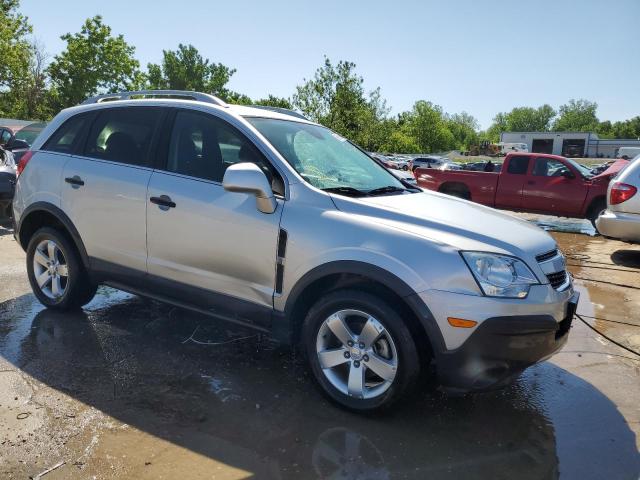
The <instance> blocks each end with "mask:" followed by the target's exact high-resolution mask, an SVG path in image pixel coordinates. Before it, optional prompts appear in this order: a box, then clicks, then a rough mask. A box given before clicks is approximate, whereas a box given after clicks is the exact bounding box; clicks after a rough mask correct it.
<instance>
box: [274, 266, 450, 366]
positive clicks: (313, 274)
mask: <svg viewBox="0 0 640 480" xmlns="http://www.w3.org/2000/svg"><path fill="white" fill-rule="evenodd" d="M341 288H357V289H362V290H365V291H369V292H374V293H377V294H380V295H381V296H384V297H385V298H386V299H387V300H388V301H390V303H391V304H392V305H393V306H396V305H397V306H398V307H399V308H400V309H401V312H400V313H401V315H402V316H403V318H405V319H406V321H407V326H408V327H409V329H410V331H411V333H412V335H414V336H416V344H417V346H418V348H419V350H421V351H422V353H428V354H429V355H435V356H437V355H438V354H439V353H440V352H442V351H444V350H445V348H446V347H445V346H444V345H445V343H444V339H443V337H442V333H441V332H440V328H439V327H438V325H437V323H436V321H435V318H434V317H433V314H432V313H431V311H430V310H429V308H428V306H427V305H426V304H425V303H424V302H423V301H422V299H421V298H420V297H419V296H418V295H417V293H416V292H415V291H414V290H413V289H412V288H411V287H410V286H409V285H408V284H407V283H405V282H404V281H403V280H402V279H400V278H398V277H397V276H396V275H394V274H393V273H391V272H389V271H387V270H385V269H383V268H381V267H378V266H376V265H372V264H368V263H365V262H360V261H352V260H338V261H333V262H330V263H327V264H324V265H321V266H318V267H316V268H314V269H313V270H311V271H309V272H307V273H306V274H305V275H304V276H303V277H302V278H301V279H300V280H299V281H298V282H297V283H296V285H295V286H294V287H293V288H292V290H291V293H290V294H289V296H288V298H287V302H286V304H285V311H284V312H283V316H284V319H283V320H284V322H282V323H284V324H285V325H286V326H287V330H288V331H287V332H282V331H281V332H278V333H279V334H278V333H276V337H278V338H280V339H283V337H285V336H286V337H288V338H287V341H288V343H292V344H294V345H296V344H298V343H299V342H300V333H301V329H302V324H303V322H304V318H305V316H306V312H307V311H308V309H309V308H310V307H311V306H312V305H313V303H315V302H316V301H317V300H318V299H319V298H320V297H322V296H323V295H325V294H327V293H329V292H331V291H334V290H337V289H341ZM276 322H277V319H276ZM274 326H275V322H274ZM425 347H426V348H427V352H424V350H425Z"/></svg>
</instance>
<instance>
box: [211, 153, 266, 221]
mask: <svg viewBox="0 0 640 480" xmlns="http://www.w3.org/2000/svg"><path fill="white" fill-rule="evenodd" d="M222 186H223V187H224V189H225V190H226V191H228V192H238V193H249V194H251V195H254V196H255V197H256V206H257V208H258V210H260V211H261V212H262V213H273V212H275V211H276V207H277V206H278V203H277V202H276V199H275V197H274V196H273V190H271V185H270V184H269V180H267V176H266V175H265V174H264V172H263V171H262V170H261V169H260V167H258V166H257V165H256V164H255V163H249V162H243V163H236V164H234V165H231V166H230V167H229V168H227V171H226V172H225V173H224V178H223V179H222Z"/></svg>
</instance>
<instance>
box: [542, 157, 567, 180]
mask: <svg viewBox="0 0 640 480" xmlns="http://www.w3.org/2000/svg"><path fill="white" fill-rule="evenodd" d="M569 171H570V170H569V168H568V167H567V166H566V165H565V164H564V163H562V162H559V161H558V160H554V159H553V158H547V157H538V158H536V163H535V164H534V166H533V174H534V175H535V176H537V177H560V176H562V175H563V174H565V173H566V172H569Z"/></svg>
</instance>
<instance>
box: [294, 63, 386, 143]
mask: <svg viewBox="0 0 640 480" xmlns="http://www.w3.org/2000/svg"><path fill="white" fill-rule="evenodd" d="M355 67H356V65H355V63H353V62H345V61H340V62H338V64H337V65H333V64H332V63H331V60H329V58H327V57H325V59H324V65H323V66H322V67H320V68H318V69H317V70H316V72H315V74H314V77H313V79H310V80H305V82H304V83H303V84H302V85H299V86H298V87H296V93H294V95H293V99H292V104H293V106H294V107H295V108H297V109H298V110H300V111H301V112H302V113H303V114H305V115H306V116H307V117H308V118H310V119H311V120H313V121H316V122H318V123H321V124H323V125H325V126H327V127H329V128H331V129H332V130H335V131H336V132H338V133H339V134H341V135H343V136H345V137H347V138H349V139H350V140H352V141H354V142H355V143H357V144H358V145H360V146H361V147H363V148H365V149H367V150H376V149H378V148H379V146H380V145H381V144H382V140H383V138H381V135H382V134H383V132H384V130H385V129H384V128H382V125H381V124H382V122H383V120H384V119H385V117H386V115H387V114H388V112H389V109H388V108H387V105H386V101H385V100H384V99H383V98H382V96H381V95H380V90H379V89H376V90H374V91H372V92H370V93H369V94H368V95H365V91H364V87H363V82H364V81H363V79H362V77H361V76H359V75H357V74H356V73H355Z"/></svg>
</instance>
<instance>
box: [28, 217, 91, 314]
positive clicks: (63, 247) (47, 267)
mask: <svg viewBox="0 0 640 480" xmlns="http://www.w3.org/2000/svg"><path fill="white" fill-rule="evenodd" d="M27 274H28V277H29V283H31V288H32V289H33V293H34V294H35V296H36V297H37V298H38V300H39V301H40V303H42V304H43V305H45V306H46V307H49V308H55V309H58V310H68V309H73V308H79V307H82V306H83V305H85V304H87V303H89V301H91V299H92V298H93V296H94V295H95V293H96V289H97V285H96V284H94V283H92V282H91V281H90V279H89V276H88V274H87V272H86V270H85V268H84V266H83V265H82V262H81V261H80V257H79V255H78V253H77V251H76V249H75V246H74V245H73V244H72V243H71V241H70V240H69V239H68V238H67V237H66V236H65V235H64V234H63V233H61V232H60V231H58V230H55V229H53V228H47V227H45V228H41V229H40V230H38V231H37V232H36V233H35V234H34V235H33V237H32V238H31V240H30V241H29V245H28V247H27Z"/></svg>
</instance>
